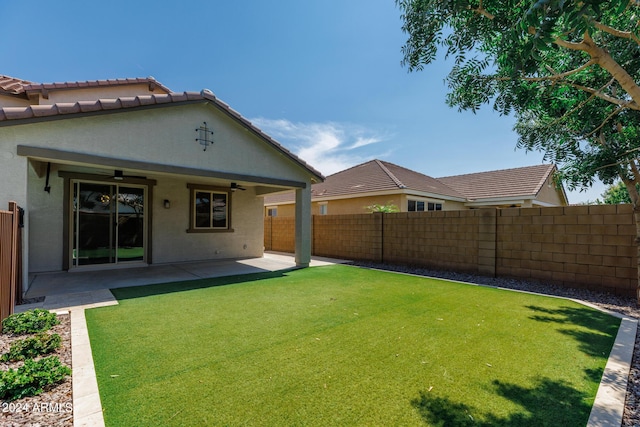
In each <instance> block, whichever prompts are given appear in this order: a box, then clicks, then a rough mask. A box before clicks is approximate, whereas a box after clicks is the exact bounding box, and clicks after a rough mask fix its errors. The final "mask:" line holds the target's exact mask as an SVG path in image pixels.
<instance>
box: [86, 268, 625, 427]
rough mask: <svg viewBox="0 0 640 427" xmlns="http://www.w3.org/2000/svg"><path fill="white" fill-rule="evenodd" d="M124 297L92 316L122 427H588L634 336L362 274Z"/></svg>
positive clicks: (397, 277) (567, 305)
mask: <svg viewBox="0 0 640 427" xmlns="http://www.w3.org/2000/svg"><path fill="white" fill-rule="evenodd" d="M113 292H114V294H115V296H116V297H117V298H118V300H119V302H120V305H118V306H111V307H103V308H98V309H92V310H88V311H87V313H86V317H87V323H88V327H89V333H90V339H91V345H92V349H93V357H94V361H95V364H96V372H97V378H98V384H99V389H100V396H101V399H102V405H103V408H104V415H105V421H106V424H107V426H131V425H136V426H142V425H149V426H158V425H163V426H172V425H176V426H178V425H184V426H195V425H242V426H245V425H272V426H284V425H287V426H290V425H300V426H302V425H318V426H331V425H368V426H370V425H438V426H445V425H447V426H448V425H456V426H458V425H463V426H464V425H474V426H477V425H480V426H488V425H492V426H496V425H498V426H507V425H508V426H532V425H536V426H543V425H548V426H560V425H561V426H584V425H585V424H586V421H587V419H588V417H589V412H590V410H591V405H592V403H593V400H594V398H595V394H596V391H597V388H598V383H599V381H600V378H601V376H602V372H603V369H604V366H605V364H606V359H607V357H608V354H609V352H610V350H611V347H612V345H613V341H614V339H615V335H616V333H617V328H618V326H619V323H620V321H619V319H616V318H613V317H611V316H608V315H605V314H603V313H600V312H598V311H595V310H592V309H590V308H587V307H584V306H581V305H579V304H576V303H573V302H570V301H566V300H560V299H553V298H546V297H541V296H535V295H529V294H523V293H516V292H509V291H503V290H498V289H493V288H484V287H477V286H469V285H464V284H459V283H452V282H445V281H440V280H435V279H428V278H417V277H411V276H406V275H401V274H395V273H386V272H379V271H371V270H365V269H359V268H354V267H349V266H328V267H317V268H308V269H303V270H296V271H291V272H286V273H268V274H257V275H247V276H236V277H227V278H218V279H210V280H200V281H195V282H182V283H173V284H162V285H153V286H145V287H135V288H125V289H115V290H113Z"/></svg>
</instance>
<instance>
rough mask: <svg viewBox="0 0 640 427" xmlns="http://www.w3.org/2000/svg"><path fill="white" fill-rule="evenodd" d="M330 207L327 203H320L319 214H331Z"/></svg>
mask: <svg viewBox="0 0 640 427" xmlns="http://www.w3.org/2000/svg"><path fill="white" fill-rule="evenodd" d="M328 205H329V204H328V203H327V202H322V203H318V214H320V215H327V213H328V212H329V208H328Z"/></svg>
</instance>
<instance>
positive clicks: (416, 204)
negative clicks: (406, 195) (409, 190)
mask: <svg viewBox="0 0 640 427" xmlns="http://www.w3.org/2000/svg"><path fill="white" fill-rule="evenodd" d="M407 210H408V211H409V212H423V211H424V202H423V201H420V200H409V204H408V205H407Z"/></svg>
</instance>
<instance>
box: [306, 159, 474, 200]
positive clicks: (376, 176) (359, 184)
mask: <svg viewBox="0 0 640 427" xmlns="http://www.w3.org/2000/svg"><path fill="white" fill-rule="evenodd" d="M405 189H406V190H413V191H418V192H422V193H427V194H433V195H440V196H449V197H453V198H458V199H464V196H463V195H462V194H461V193H459V192H457V191H456V190H454V189H452V188H450V187H447V186H446V185H445V184H443V183H441V182H439V181H438V180H436V179H434V178H432V177H430V176H428V175H424V174H421V173H418V172H415V171H412V170H410V169H406V168H403V167H401V166H398V165H394V164H393V163H389V162H384V161H382V160H371V161H369V162H366V163H363V164H360V165H357V166H354V167H352V168H349V169H346V170H343V171H341V172H338V173H335V174H333V175H330V176H328V177H327V179H326V180H325V182H322V183H319V184H315V185H314V186H313V189H312V191H311V195H312V197H313V198H323V197H335V196H344V195H354V194H361V193H377V192H381V191H394V190H405Z"/></svg>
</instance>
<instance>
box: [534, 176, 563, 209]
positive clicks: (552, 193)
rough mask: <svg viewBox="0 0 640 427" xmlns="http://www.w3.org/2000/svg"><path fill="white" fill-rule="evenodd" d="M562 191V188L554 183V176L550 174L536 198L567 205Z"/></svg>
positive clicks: (545, 201)
mask: <svg viewBox="0 0 640 427" xmlns="http://www.w3.org/2000/svg"><path fill="white" fill-rule="evenodd" d="M561 193H562V190H558V189H556V186H555V184H554V183H553V177H551V176H550V177H549V178H547V181H546V182H545V183H544V185H543V186H542V188H541V189H540V192H539V193H538V196H537V197H536V200H539V201H541V202H544V203H550V204H553V205H555V206H566V205H567V201H566V200H564V198H563V197H561V196H560V194H561Z"/></svg>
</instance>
